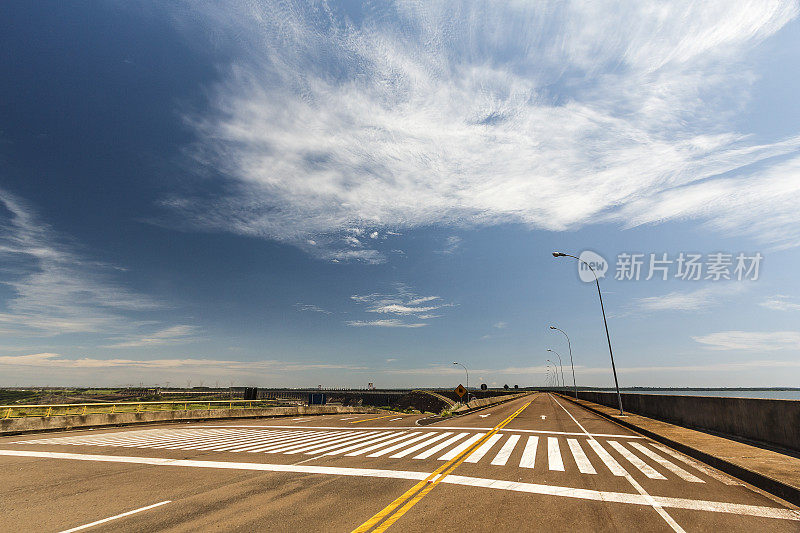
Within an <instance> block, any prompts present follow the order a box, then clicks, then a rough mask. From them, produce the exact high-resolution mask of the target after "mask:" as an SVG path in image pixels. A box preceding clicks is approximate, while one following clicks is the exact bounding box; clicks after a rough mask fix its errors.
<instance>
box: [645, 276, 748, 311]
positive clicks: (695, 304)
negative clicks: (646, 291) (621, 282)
mask: <svg viewBox="0 0 800 533" xmlns="http://www.w3.org/2000/svg"><path fill="white" fill-rule="evenodd" d="M742 287H743V286H742V285H741V284H735V283H720V284H718V285H716V286H710V287H705V288H702V289H696V290H693V291H673V292H670V293H667V294H664V295H661V296H648V297H645V298H637V299H635V300H634V305H635V306H636V307H637V308H638V309H639V310H642V311H707V310H709V309H711V308H712V307H714V306H716V305H719V303H720V301H721V300H723V299H724V298H725V297H728V296H730V295H732V294H736V293H738V292H741V291H742V290H743V288H742Z"/></svg>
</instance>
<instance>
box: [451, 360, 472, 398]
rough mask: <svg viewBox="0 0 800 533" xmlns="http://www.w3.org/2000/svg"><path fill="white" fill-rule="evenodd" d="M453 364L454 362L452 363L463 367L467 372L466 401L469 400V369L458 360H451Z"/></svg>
mask: <svg viewBox="0 0 800 533" xmlns="http://www.w3.org/2000/svg"><path fill="white" fill-rule="evenodd" d="M453 364H454V365H458V366H460V367H461V368H463V369H464V372H465V373H466V374H467V385H466V388H467V402H469V370H467V367H466V366H464V365H462V364H461V363H459V362H458V361H453Z"/></svg>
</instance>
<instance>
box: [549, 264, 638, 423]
mask: <svg viewBox="0 0 800 533" xmlns="http://www.w3.org/2000/svg"><path fill="white" fill-rule="evenodd" d="M553 257H556V258H557V257H571V258H573V259H577V260H578V261H580V262H581V263H583V264H584V265H586V266H587V267H588V268H589V270H591V271H592V274H594V282H595V283H596V284H597V296H598V297H599V298H600V311H601V312H602V313H603V324H604V325H605V327H606V340H607V341H608V354H609V355H610V356H611V371H612V372H613V373H614V386H616V388H617V403H618V404H619V414H621V415H624V414H625V412H624V411H623V410H622V395H621V394H620V393H619V381H618V380H617V367H616V366H615V365H614V352H613V351H612V350H611V336H610V335H609V334H608V321H606V310H605V308H604V307H603V293H601V292H600V279H599V278H598V277H597V272H595V271H594V269H593V268H592V265H590V264H589V263H587V262H586V261H584V260H583V259H581V258H580V257H575V256H574V255H570V254H565V253H564V252H553Z"/></svg>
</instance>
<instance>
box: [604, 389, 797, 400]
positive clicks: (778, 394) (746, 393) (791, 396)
mask: <svg viewBox="0 0 800 533" xmlns="http://www.w3.org/2000/svg"><path fill="white" fill-rule="evenodd" d="M598 390H600V389H598ZM602 392H613V391H609V390H607V389H604V390H602ZM620 392H622V393H623V394H624V393H626V392H630V393H634V394H668V395H673V396H721V397H725V398H767V399H771V400H800V390H797V389H795V390H759V389H749V390H713V389H712V390H707V389H706V390H703V389H698V390H651V389H633V390H631V389H626V390H621V391H620Z"/></svg>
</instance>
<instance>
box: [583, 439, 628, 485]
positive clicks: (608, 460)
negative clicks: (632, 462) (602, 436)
mask: <svg viewBox="0 0 800 533" xmlns="http://www.w3.org/2000/svg"><path fill="white" fill-rule="evenodd" d="M589 446H591V447H592V449H593V450H594V453H596V454H597V456H598V457H599V458H600V460H601V461H603V464H604V465H606V467H608V469H609V470H610V471H611V473H612V474H614V475H615V476H625V475H627V474H628V472H626V471H625V469H624V468H622V466H620V464H619V463H618V462H617V460H616V459H614V458H613V457H612V456H611V454H610V453H608V452H607V451H606V449H605V448H603V447H602V446H601V445H600V443H599V442H597V441H596V440H595V439H589Z"/></svg>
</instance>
